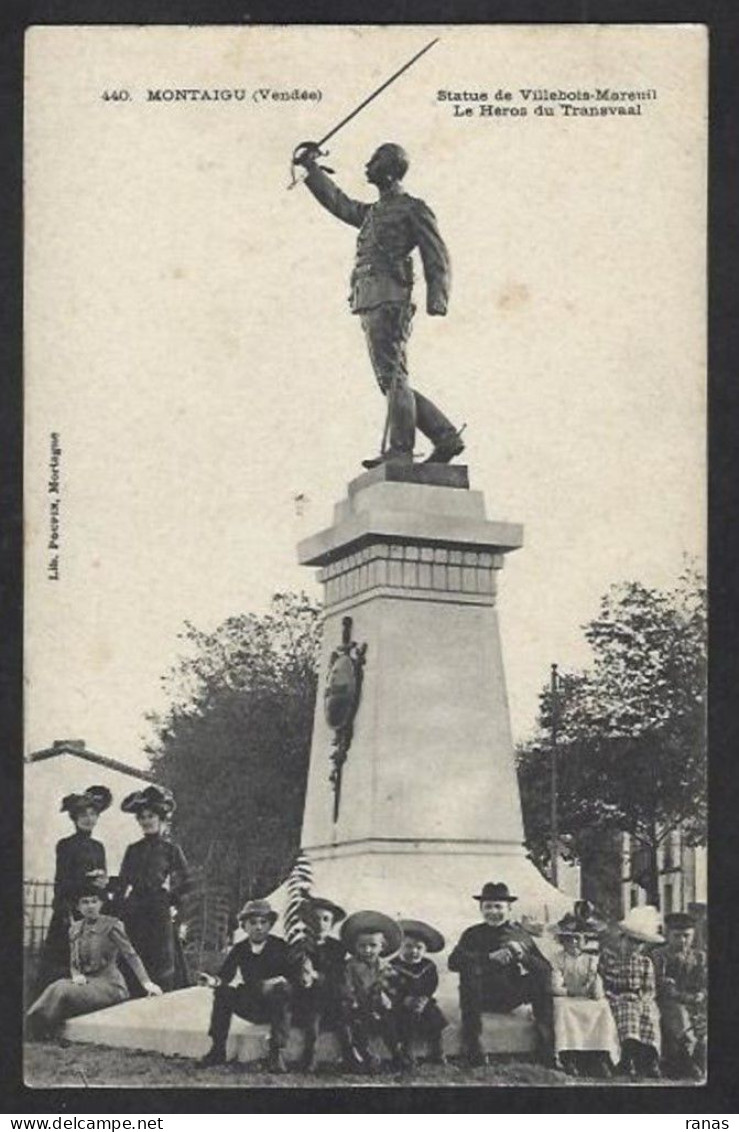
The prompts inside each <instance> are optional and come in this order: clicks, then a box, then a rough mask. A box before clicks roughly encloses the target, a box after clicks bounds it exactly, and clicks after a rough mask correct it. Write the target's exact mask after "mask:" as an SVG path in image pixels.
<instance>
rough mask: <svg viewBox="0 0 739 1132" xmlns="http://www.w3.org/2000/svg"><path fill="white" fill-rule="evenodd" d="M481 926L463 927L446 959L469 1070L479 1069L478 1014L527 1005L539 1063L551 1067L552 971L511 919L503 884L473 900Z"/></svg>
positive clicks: (488, 888) (529, 937)
mask: <svg viewBox="0 0 739 1132" xmlns="http://www.w3.org/2000/svg"><path fill="white" fill-rule="evenodd" d="M473 899H475V900H477V901H478V902H479V904H480V913H481V915H482V919H483V922H482V923H481V924H474V925H473V926H472V927H469V928H466V929H465V930H464V932H463V933H462V935H461V937H460V939H459V942H458V944H457V946H456V947H455V948H454V950H453V951H452V953H451V955H450V956H449V969H450V971H456V972H458V973H459V1005H460V1011H461V1014H462V1047H463V1052H464V1054H465V1056H466V1058H467V1060H468V1061H469V1062H470V1064H472V1065H482V1064H483V1063H484V1061H485V1055H484V1053H483V1050H482V1046H481V1045H480V1036H481V1033H482V1014H483V1013H495V1014H509V1013H510V1012H511V1011H512V1010H515V1009H516V1007H517V1006H521V1005H522V1004H523V1003H530V1004H531V1005H532V1007H533V1011H534V1018H535V1021H536V1027H537V1038H538V1053H539V1058H540V1060H541V1061H543V1062H544V1063H545V1064H547V1065H551V1064H553V1061H554V1046H553V1033H552V997H551V991H550V978H551V968H550V966H549V963H548V962H547V960H546V959H545V958H544V956H543V955H542V953H541V952H540V951H539V948H538V947H537V945H536V943H535V941H534V937H533V936H532V935H531V934H530V933H529V932H528V931H526V929H525V928H524V927H522V926H521V925H520V924H517V923H514V922H513V921H512V919H511V905H512V904H513V902H514V901H515V900H517V899H518V897H516V896H512V895H511V894H510V892H509V891H508V885H506V884H493V883H489V884H486V885H484V886H483V889H482V892H481V893H479V895H477V896H475V897H473Z"/></svg>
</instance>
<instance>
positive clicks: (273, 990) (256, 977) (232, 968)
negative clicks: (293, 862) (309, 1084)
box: [199, 900, 291, 1073]
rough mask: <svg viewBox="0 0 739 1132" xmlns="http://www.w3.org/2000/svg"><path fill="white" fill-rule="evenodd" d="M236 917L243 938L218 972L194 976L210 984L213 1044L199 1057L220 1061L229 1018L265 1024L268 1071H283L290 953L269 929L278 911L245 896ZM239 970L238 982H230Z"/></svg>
mask: <svg viewBox="0 0 739 1132" xmlns="http://www.w3.org/2000/svg"><path fill="white" fill-rule="evenodd" d="M239 920H240V922H241V923H243V925H244V927H245V929H246V933H247V938H246V939H244V940H241V942H240V943H237V944H236V945H235V946H234V947H232V948H231V950H230V951H229V953H228V955H227V956H226V958H225V960H224V963H223V966H222V967H221V970H220V973H219V975H218V977H217V978H215V979H214V978H212V977H211V976H209V975H201V976H200V978H199V981H200V982H202V983H205V984H206V985H209V986H213V987H214V994H213V1011H212V1014H211V1019H210V1028H209V1031H208V1032H209V1034H210V1036H211V1038H212V1040H213V1044H212V1046H211V1048H210V1050H209V1051H208V1053H207V1054H206V1055H205V1057H204V1058H203V1059H202V1060H201V1062H200V1064H201V1065H202V1066H203V1067H207V1066H210V1065H223V1064H224V1063H225V1061H226V1045H227V1042H228V1031H229V1028H230V1026H231V1018H232V1017H233V1015H234V1014H237V1015H238V1016H239V1018H245V1019H246V1020H247V1021H248V1022H257V1023H265V1022H269V1024H270V1043H269V1063H268V1067H269V1071H270V1072H271V1073H284V1072H285V1071H286V1068H287V1067H286V1065H285V1060H284V1052H285V1047H286V1046H287V1040H288V1037H289V1029H290V1021H289V1005H290V998H291V988H290V982H289V976H290V955H289V951H288V947H287V944H286V943H285V941H284V939H280V938H279V936H275V935H272V934H271V931H272V928H273V926H274V924H275V921H276V920H277V913H276V912H275V911H274V910H273V909H272V907H271V906H270V904H269V903H268V901H266V900H249V901H248V902H247V903H246V905H245V906H244V908H243V909H242V911H241V913H240V915H239ZM237 971H238V972H239V973H240V975H241V978H242V980H243V981H242V983H241V984H240V985H239V986H236V987H232V986H230V985H229V984H230V983H231V982H232V980H233V979H234V978H235V976H236V972H237Z"/></svg>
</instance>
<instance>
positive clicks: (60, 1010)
mask: <svg viewBox="0 0 739 1132" xmlns="http://www.w3.org/2000/svg"><path fill="white" fill-rule="evenodd" d="M127 998H128V991H127V990H126V988H125V987H123V986H120V985H119V984H118V983H116V982H111V981H110V979H96V978H95V976H94V975H93V976H89V977H88V980H87V982H86V983H84V984H82V985H79V986H78V985H77V983H73V982H72V980H71V979H57V980H56V982H54V983H52V984H51V986H48V987H47V988H46V990H45V991H44V992H43V994H41V995H40V996H39V997H38V998H37V999H36V1001H35V1002H34V1004H33V1006H32V1007H31V1008H30V1010H29V1011H28V1017H29V1018H31V1019H34V1020H41V1021H42V1022H44V1023H45V1024H46V1025H47V1026H49V1027H53V1026H58V1025H60V1024H61V1023H62V1022H64V1021H65V1019H67V1018H75V1017H76V1016H77V1015H78V1014H92V1012H93V1011H95V1010H102V1009H103V1008H104V1007H106V1006H113V1005H114V1004H115V1003H117V1002H124V1001H125V999H127Z"/></svg>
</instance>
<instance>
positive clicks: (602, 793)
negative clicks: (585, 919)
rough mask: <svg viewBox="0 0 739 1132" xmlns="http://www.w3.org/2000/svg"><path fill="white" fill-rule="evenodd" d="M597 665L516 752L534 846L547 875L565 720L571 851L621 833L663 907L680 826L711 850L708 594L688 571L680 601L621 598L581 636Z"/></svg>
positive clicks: (566, 823)
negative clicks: (673, 838)
mask: <svg viewBox="0 0 739 1132" xmlns="http://www.w3.org/2000/svg"><path fill="white" fill-rule="evenodd" d="M584 631H585V636H586V639H587V640H588V642H589V644H590V646H591V649H592V652H593V662H592V665H591V666H590V668H589V669H587V670H586V671H584V672H580V673H574V674H572V675H570V676H569V678H567V680H566V681H565V686H564V688H563V689H562V690H561V691H560V692H558V694H557V696H556V702H553V700H552V694H551V691H550V689H549V688H548V687H547V688H546V689H545V691H543V692H542V696H541V709H540V716H539V735H538V737H537V739H535V740H534V741H533V742H531V743H528V744H526V745H524V746H523V747H521V748H520V749H519V752H518V770H519V779H520V783H521V792H522V801H523V804H524V815H525V824H526V829H527V843H528V845H529V849H530V852H531V854H532V857H533V858H534V860H536V861H537V862H538V863H539V864H540V865H544V866H546V864H547V863H548V861H549V858H550V852H551V847H550V845H549V843H548V842H549V817H548V804H549V774H548V767H549V758H550V751H549V734H550V730H551V721H552V711H553V710H554V711H557V713H558V724H559V726H558V732H559V735H558V764H559V783H558V802H559V825H560V829H561V831H562V834H563V838H562V842H563V844H562V846H561V847H562V848H564V851H565V854H566V855H567V856H569V857H571V858H572V859H578V860H579V859H581V858H582V857H583V856H584V855H585V854H586V853H587V852H589V851H591V850H592V847H593V844H594V843H596V842H597V840H598V839H599V838H600V839H601V840H602V839H603V837H604V835H607V834H609V833H612V832H616V831H618V832H625V833H630V834H631V835H632V836H633V838H634V839H635V841H636V842H637V844H638V845H639V846H640V847H641V853H638V854H637V855H636V860H637V862H638V869H637V875H635V876H634V877H633V879H634V880H635V881H637V883H640V884H642V886H643V887H644V888H645V889H646V891H647V894H648V898H649V900H650V902H652V903H656V904H658V903H659V885H658V879H659V876H658V857H657V853H658V849H659V846H660V845H661V844H662V842H663V841H664V840H665V839H666V838H667V837H668V836H669V834H670V833H671V832H672V831H673V830H674V829H675V828H676V827H677V826H680V828H681V831H682V835H683V837H684V838H685V839H686V840H687V842H688V843H689V844H693V845H703V844H705V840H706V731H705V708H706V704H705V695H706V591H705V584H704V582H703V579H702V578H701V577H700V576H699V575H698V574H697V573H696V572H695V571H694V570H687V571H686V572H685V573H684V574H683V576H682V577H681V578H680V580H679V582H678V584H677V586H676V587H675V588H674V589H673V590H669V591H661V590H656V589H648V588H647V587H646V586H643V585H642V584H641V583H639V582H629V583H624V584H621V585H618V586H614V587H612V588H611V590H610V591H609V592H608V593H607V594H606V595H605V596H604V597H603V598H602V600H601V603H600V612H599V616H598V617H596V618H595V619H594V620H592V621H591V622H590V623H589V624H588V625H586V626H585V628H584Z"/></svg>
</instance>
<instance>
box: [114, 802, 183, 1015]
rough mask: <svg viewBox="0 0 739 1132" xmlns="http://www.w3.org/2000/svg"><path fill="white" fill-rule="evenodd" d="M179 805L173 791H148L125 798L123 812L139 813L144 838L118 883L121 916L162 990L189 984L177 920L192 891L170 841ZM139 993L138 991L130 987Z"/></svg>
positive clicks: (130, 848) (124, 865) (125, 862)
mask: <svg viewBox="0 0 739 1132" xmlns="http://www.w3.org/2000/svg"><path fill="white" fill-rule="evenodd" d="M174 808H175V802H174V798H173V796H172V794H171V792H170V791H169V790H166V789H165V788H164V787H161V786H147V787H146V789H145V790H137V791H135V793H133V794H129V795H128V796H127V797H126V798H124V800H123V802H122V804H121V809H122V810H123V811H124V813H128V814H135V815H136V820H137V821H138V823H139V826H140V827H141V832H142V833H143V835H144V836H143V837H142V838H141V840H140V841H135V842H134V843H133V845H129V846H128V848H127V849H126V852H125V854H124V856H123V861H122V863H121V871H120V876H119V879H118V885H119V894H120V896H121V898H122V904H121V915H122V919H123V922H124V924H125V926H126V931H127V932H128V934H129V937H130V939H131V943H132V944H133V946H134V948H135V949H136V951H137V952H138V954H139V956H140V957H141V961H142V963H143V964H144V966H145V967H146V970H147V971H148V972H149V976H150V978H151V979H152V981H153V982H155V983H157V985H158V986H160V987H161V988H162V990H164V991H170V990H176V989H177V988H178V987H183V986H186V985H187V981H188V980H187V973H186V968H185V964H184V958H183V955H182V948H181V946H180V941H179V938H178V935H177V932H176V925H175V922H174V915H175V913H176V909H177V908H178V905H179V900H180V897H181V896H183V894H184V893H185V891H186V890H187V886H188V868H187V861H186V860H185V854H184V853H183V852H182V849H181V848H180V847H179V845H177V843H176V842H174V841H172V840H171V838H170V837H168V836H167V832H166V831H167V822H168V820H169V818H170V817H171V815H172V813H173V812H174ZM132 990H133V991H134V993H140V991H139V988H138V987H136V988H132Z"/></svg>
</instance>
